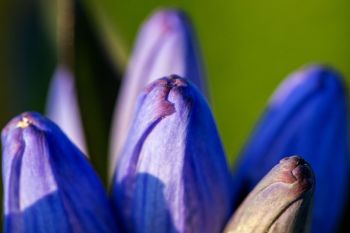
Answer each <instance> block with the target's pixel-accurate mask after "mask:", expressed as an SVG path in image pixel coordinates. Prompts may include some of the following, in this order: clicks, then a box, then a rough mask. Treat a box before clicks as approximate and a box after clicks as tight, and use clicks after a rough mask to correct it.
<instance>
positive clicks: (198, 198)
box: [113, 75, 232, 233]
mask: <svg viewBox="0 0 350 233" xmlns="http://www.w3.org/2000/svg"><path fill="white" fill-rule="evenodd" d="M231 178H232V177H231V174H230V171H229V167H228V165H227V161H226V157H225V154H224V151H223V147H222V144H221V141H220V138H219V135H218V132H217V129H216V125H215V122H214V119H213V116H212V114H211V111H210V109H209V107H208V104H207V102H206V101H205V99H204V97H203V96H202V95H201V94H200V92H199V91H198V90H197V89H196V88H195V87H194V86H193V85H191V84H190V83H189V82H188V81H186V80H185V79H182V78H180V77H178V76H175V75H174V76H170V77H168V78H162V79H159V80H157V81H155V82H154V83H152V84H150V85H149V86H148V87H147V88H146V89H145V90H144V92H143V93H142V94H141V96H140V98H139V102H138V105H137V111H136V114H135V118H134V121H133V125H132V127H131V130H130V133H129V136H128V140H127V143H126V145H125V147H124V150H123V153H122V154H121V157H120V162H119V165H118V169H117V171H116V175H115V178H114V187H113V200H114V203H115V206H116V209H117V211H118V212H119V216H120V217H121V222H123V223H125V226H124V227H125V229H126V231H127V232H154V233H157V232H203V233H205V232H208V233H209V232H210V233H216V232H220V231H221V230H222V228H223V226H224V224H225V222H226V221H227V219H228V217H229V216H230V214H231V211H232V208H231V206H232V203H231V201H232V197H231V194H232V183H231V181H232V180H231ZM146 229H147V230H146Z"/></svg>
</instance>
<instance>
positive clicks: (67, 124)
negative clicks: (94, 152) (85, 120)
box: [46, 65, 87, 155]
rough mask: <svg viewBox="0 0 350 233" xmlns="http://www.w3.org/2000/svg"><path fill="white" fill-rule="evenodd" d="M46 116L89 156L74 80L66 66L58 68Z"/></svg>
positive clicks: (49, 96)
mask: <svg viewBox="0 0 350 233" xmlns="http://www.w3.org/2000/svg"><path fill="white" fill-rule="evenodd" d="M46 115H47V117H48V118H50V119H51V120H52V121H54V122H55V123H56V124H57V125H58V126H59V127H60V128H61V129H62V130H63V131H64V132H65V133H66V134H67V135H68V137H69V138H70V139H71V140H72V141H73V142H74V144H75V145H77V146H78V147H79V149H80V150H81V151H83V153H84V154H86V155H87V146H86V143H85V137H84V130H83V124H82V121H81V115H80V109H79V104H78V98H77V94H76V90H75V84H74V78H73V76H72V74H71V72H70V71H69V70H68V68H67V67H66V66H64V65H60V66H58V67H57V69H56V71H55V74H54V76H53V78H52V82H51V85H50V90H49V94H48V100H47V106H46Z"/></svg>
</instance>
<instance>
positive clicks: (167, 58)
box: [110, 9, 207, 175]
mask: <svg viewBox="0 0 350 233" xmlns="http://www.w3.org/2000/svg"><path fill="white" fill-rule="evenodd" d="M172 74H177V75H179V76H181V77H184V78H188V79H190V80H191V81H192V82H193V83H194V84H195V85H196V86H197V87H198V88H199V89H201V90H202V91H203V92H204V93H206V92H207V91H206V84H205V79H204V77H203V76H204V75H203V68H202V61H201V56H200V53H199V50H198V42H197V41H196V38H195V35H194V32H193V29H192V27H191V24H190V22H189V20H188V19H187V17H186V15H185V14H184V13H183V12H181V11H178V10H170V9H169V10H160V11H157V12H156V13H155V14H154V15H152V16H151V18H150V19H148V20H147V21H146V22H145V24H144V25H143V26H142V28H141V31H140V33H139V36H138V39H137V42H136V46H135V48H134V51H133V54H132V57H131V60H130V63H129V67H128V69H127V72H126V75H125V77H124V80H123V83H122V87H121V90H120V93H119V97H118V100H117V106H116V110H115V114H114V120H113V127H112V134H111V142H110V144H111V145H110V158H111V161H112V162H111V167H110V175H112V173H113V172H114V164H116V163H115V162H116V161H117V157H118V155H119V154H120V152H121V149H122V146H123V145H124V143H125V140H126V137H127V134H128V132H129V129H130V125H131V120H132V119H133V114H134V111H135V104H136V100H137V96H138V95H139V94H140V93H141V91H142V90H143V88H144V87H145V86H146V85H147V84H149V83H151V82H153V81H155V80H156V79H158V78H160V77H164V76H168V75H172Z"/></svg>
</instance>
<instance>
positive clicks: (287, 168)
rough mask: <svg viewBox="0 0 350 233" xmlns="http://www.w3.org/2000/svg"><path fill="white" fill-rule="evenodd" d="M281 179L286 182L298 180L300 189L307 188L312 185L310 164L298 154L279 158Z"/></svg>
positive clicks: (313, 180) (313, 179)
mask: <svg viewBox="0 0 350 233" xmlns="http://www.w3.org/2000/svg"><path fill="white" fill-rule="evenodd" d="M279 166H280V167H281V170H282V177H281V178H282V181H284V182H286V183H294V182H298V183H300V184H301V187H302V189H304V190H307V189H310V188H312V187H313V186H314V184H315V177H314V174H313V171H312V169H311V167H310V165H309V164H308V163H307V162H306V161H305V160H304V159H303V158H301V157H299V156H296V155H294V156H291V157H286V158H283V159H282V160H280V162H279Z"/></svg>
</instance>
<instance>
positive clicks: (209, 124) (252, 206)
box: [2, 10, 349, 233]
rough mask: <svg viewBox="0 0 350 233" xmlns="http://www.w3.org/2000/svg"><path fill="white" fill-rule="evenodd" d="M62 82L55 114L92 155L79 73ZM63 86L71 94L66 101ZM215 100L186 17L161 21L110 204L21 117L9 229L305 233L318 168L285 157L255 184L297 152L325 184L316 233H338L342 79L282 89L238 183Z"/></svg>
mask: <svg viewBox="0 0 350 233" xmlns="http://www.w3.org/2000/svg"><path fill="white" fill-rule="evenodd" d="M67 64H68V63H67ZM171 74H176V75H171ZM178 75H179V76H182V77H184V78H186V79H184V78H180V77H179V76H178ZM159 77H165V78H161V79H158V78H159ZM157 79H158V80H157ZM54 80H55V81H54V82H53V84H52V88H51V90H52V91H51V94H50V96H51V98H50V99H51V100H50V101H49V107H55V109H54V111H51V110H49V115H50V116H51V117H52V118H53V119H54V120H55V121H57V123H58V125H60V126H62V128H63V130H64V131H65V132H66V133H67V135H68V137H69V138H70V139H72V140H73V141H74V142H75V143H77V144H78V145H77V146H79V147H80V148H84V147H85V146H82V145H83V144H84V140H82V141H83V143H79V142H78V141H79V140H76V139H75V136H71V135H73V134H71V133H69V132H70V131H73V132H74V133H78V135H80V136H81V137H80V136H79V137H80V138H83V136H82V135H83V133H82V127H81V122H80V120H79V119H80V113H79V109H78V107H77V104H75V102H71V101H67V99H72V98H73V99H74V100H75V99H76V95H75V93H74V81H73V75H71V74H70V72H69V71H68V69H66V68H65V67H64V66H63V65H62V66H60V67H59V68H58V69H57V75H55V79H54ZM154 80H156V81H154ZM147 84H148V85H147ZM146 86H147V87H146ZM66 87H69V89H70V90H72V92H71V95H66V94H64V95H62V92H61V90H62V89H64V90H65V91H66V90H67V88H66ZM145 87H146V88H145ZM201 92H202V93H201ZM66 93H67V92H66ZM206 93H207V91H206V88H205V81H204V78H203V69H202V64H201V59H200V56H199V52H198V48H197V42H196V40H195V37H194V33H193V30H192V28H191V26H190V24H189V22H188V20H187V19H186V17H185V16H184V14H183V13H182V12H179V11H176V10H162V11H159V12H157V13H156V14H155V15H154V16H152V17H151V18H150V20H149V21H148V22H146V23H145V24H144V26H143V28H142V30H141V33H140V37H139V39H138V41H137V45H136V48H135V50H134V54H133V56H132V59H131V62H130V64H129V67H128V70H127V72H126V75H125V79H124V83H123V85H122V89H121V93H120V96H119V99H118V103H117V110H116V112H115V116H114V122H113V127H112V136H111V138H112V139H111V141H112V143H111V148H112V149H111V161H110V168H111V169H110V174H112V173H114V174H115V175H114V176H113V182H112V194H111V198H112V202H113V204H110V202H109V200H108V198H107V195H106V192H105V190H104V187H103V186H102V184H101V182H100V180H99V178H98V176H97V175H96V173H95V171H94V170H93V168H92V166H91V165H90V163H89V161H88V158H86V157H84V155H83V153H82V152H81V151H80V150H79V149H78V147H77V146H75V145H74V144H73V143H72V142H71V141H70V139H69V138H68V137H67V136H66V135H65V134H64V133H63V132H62V130H60V129H59V127H58V126H57V125H56V124H54V123H53V122H51V121H50V120H48V119H46V118H44V117H42V116H41V115H39V114H36V113H24V114H21V115H20V116H18V117H16V118H14V119H13V120H12V121H11V122H10V123H9V124H8V125H7V126H6V128H5V129H4V130H3V133H2V142H3V183H4V192H5V203H4V214H5V216H4V219H5V220H4V222H5V224H4V225H5V231H6V232H16V233H17V232H19V233H24V232H29V233H31V232H39V233H41V232H68V233H70V232H72V233H76V232H91V233H93V232H111V233H112V232H120V231H121V232H125V233H143V232H152V233H162V232H167V233H168V232H177V233H185V232H191V233H195V232H201V233H206V232H208V233H219V232H222V230H224V229H225V226H226V224H227V221H228V220H229V219H230V218H231V221H230V222H229V224H228V225H227V226H226V229H225V232H251V231H252V230H253V229H254V230H258V229H260V230H262V231H266V230H269V231H277V232H283V233H286V232H288V233H289V232H293V233H294V232H299V231H304V230H307V222H308V219H309V217H308V216H309V211H310V203H311V199H312V193H313V190H314V183H315V181H314V176H313V173H312V171H311V168H310V167H309V165H308V164H307V163H306V162H305V161H304V160H303V159H301V158H299V157H295V156H294V157H290V158H287V159H283V160H282V161H281V162H280V163H279V164H278V165H277V166H276V167H275V168H273V169H272V171H271V172H270V173H268V175H267V176H266V177H265V178H264V179H263V180H262V181H261V182H260V183H259V184H258V182H259V181H260V179H261V178H263V176H264V175H265V174H266V173H267V172H268V171H269V170H270V169H271V168H272V167H273V166H274V165H275V164H276V163H277V162H278V161H279V160H280V159H282V156H285V155H288V156H289V155H292V154H300V155H302V156H303V157H305V158H306V160H307V161H309V162H310V164H311V166H313V167H314V170H315V173H316V177H317V179H318V182H317V183H318V185H317V186H316V193H315V210H314V211H313V216H312V219H313V222H312V224H313V231H314V232H326V233H327V232H332V230H333V229H335V227H336V225H337V219H339V217H340V214H341V210H342V205H343V203H344V200H345V198H346V195H347V192H346V191H347V187H348V185H347V183H348V171H349V161H348V158H347V156H348V149H347V131H346V128H347V120H346V118H347V112H346V111H347V106H346V95H345V91H344V89H343V84H342V83H341V81H339V79H338V75H337V74H336V73H335V72H334V71H332V70H329V69H326V68H323V67H319V66H313V67H310V68H308V69H305V70H303V71H301V72H298V73H297V74H295V75H293V76H292V77H291V78H289V79H288V80H287V81H286V82H285V83H284V84H283V85H282V87H281V88H280V89H279V90H278V91H277V93H276V94H275V95H274V97H273V99H272V100H271V102H270V104H269V107H268V109H267V111H266V113H265V115H264V117H263V118H262V120H261V122H260V124H259V125H258V127H257V129H256V131H255V133H254V134H253V137H252V139H251V140H250V141H249V143H248V144H247V146H246V148H245V150H244V153H243V155H242V158H241V161H240V164H239V167H238V169H237V174H236V177H235V180H234V181H233V180H232V177H231V173H230V170H229V167H228V165H227V161H226V157H225V153H224V150H223V147H222V144H221V141H220V137H219V134H218V132H217V129H216V125H215V121H214V119H213V116H212V113H211V111H210V108H209V106H208V104H207V101H206V99H205V95H206ZM68 96H70V97H69V98H66V97H68ZM137 96H139V98H138V101H136V99H137ZM74 100H73V101H74ZM54 105H55V106H54ZM67 107H72V109H73V111H70V110H69V108H67ZM52 113H53V114H52ZM57 113H59V114H63V115H62V116H63V117H58V118H55V117H57V116H59V114H57ZM51 114H52V115H51ZM69 114H72V115H70V116H69V117H67V116H68V115H69ZM61 119H63V121H61ZM71 120H73V121H74V122H75V123H69V124H68V127H66V126H65V125H66V123H67V122H69V121H71ZM335 138H336V139H335ZM85 148H86V147H85ZM117 158H118V162H117ZM329 163H332V165H333V166H328V165H329ZM116 167H117V169H116V170H115V168H116ZM256 184H258V185H257V186H256V188H255V189H253V187H254V186H255V185H256ZM251 190H253V191H252V192H251V193H250V194H249V192H250V191H251ZM247 195H248V196H247ZM244 198H246V199H245V200H244V201H243V203H242V205H241V206H240V207H239V208H238V209H237V211H236V213H235V214H234V215H233V216H232V213H233V211H234V208H236V207H237V206H238V204H239V202H240V200H243V199H244ZM112 205H113V208H114V211H113V210H112V207H111V206H112ZM325 209H326V210H327V211H324V210H325ZM117 225H118V226H117ZM243 230H244V231H243Z"/></svg>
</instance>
